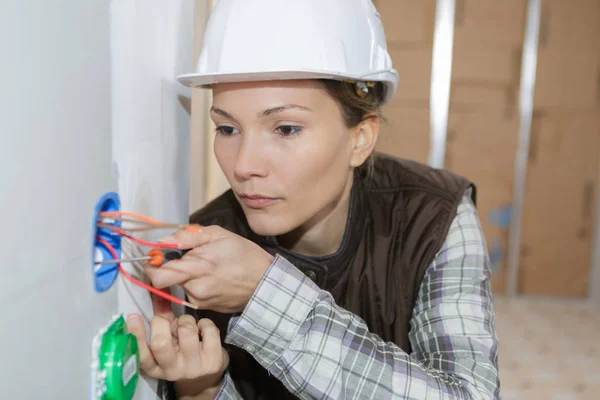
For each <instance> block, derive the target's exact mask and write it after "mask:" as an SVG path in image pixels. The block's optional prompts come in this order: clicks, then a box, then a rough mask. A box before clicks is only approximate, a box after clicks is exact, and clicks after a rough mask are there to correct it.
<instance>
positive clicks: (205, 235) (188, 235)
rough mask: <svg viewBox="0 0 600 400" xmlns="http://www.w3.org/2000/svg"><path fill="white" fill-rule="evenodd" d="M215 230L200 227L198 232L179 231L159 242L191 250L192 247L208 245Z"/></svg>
mask: <svg viewBox="0 0 600 400" xmlns="http://www.w3.org/2000/svg"><path fill="white" fill-rule="evenodd" d="M214 231H215V229H212V228H211V229H208V228H207V227H201V228H200V229H199V230H198V231H195V232H194V231H191V230H188V229H181V230H178V231H177V232H175V233H173V234H171V235H169V236H166V237H164V238H162V239H160V240H159V242H161V243H168V244H177V245H178V247H179V248H180V249H183V250H186V249H193V248H194V247H199V246H202V245H204V244H206V243H209V242H210V241H211V239H212V234H213V233H214Z"/></svg>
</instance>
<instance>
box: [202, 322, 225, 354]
mask: <svg viewBox="0 0 600 400" xmlns="http://www.w3.org/2000/svg"><path fill="white" fill-rule="evenodd" d="M198 329H199V330H200V335H201V336H202V350H203V351H204V353H205V354H207V355H208V356H209V357H213V356H215V355H219V354H220V353H221V332H220V331H219V328H217V326H216V325H215V323H214V322H212V321H211V320H210V319H208V318H203V319H201V320H200V321H198Z"/></svg>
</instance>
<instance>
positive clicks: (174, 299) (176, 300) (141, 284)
mask: <svg viewBox="0 0 600 400" xmlns="http://www.w3.org/2000/svg"><path fill="white" fill-rule="evenodd" d="M96 240H97V241H98V243H100V244H102V245H103V246H104V247H106V249H107V250H108V251H109V253H110V255H111V256H112V257H113V258H114V259H115V260H116V259H118V258H119V256H118V254H117V252H116V250H115V248H114V247H112V245H111V244H110V243H108V242H107V241H106V240H104V239H102V238H101V237H96ZM117 268H118V269H119V272H120V273H121V274H122V275H123V276H124V277H125V278H126V279H127V280H129V281H130V282H131V283H133V284H134V285H137V286H139V287H142V288H144V289H146V290H148V291H150V292H152V293H154V294H155V295H157V296H160V297H162V298H163V299H166V300H169V301H172V302H173V303H176V304H179V305H187V302H185V301H184V300H181V299H179V298H177V297H175V296H171V295H170V294H167V293H165V292H163V291H162V290H158V289H157V288H155V287H152V286H150V285H146V284H145V283H144V282H140V281H138V280H137V279H135V278H134V277H133V276H131V275H129V274H128V273H127V272H125V270H124V269H123V268H122V267H121V264H120V263H117Z"/></svg>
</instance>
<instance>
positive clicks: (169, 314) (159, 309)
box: [150, 287, 177, 336]
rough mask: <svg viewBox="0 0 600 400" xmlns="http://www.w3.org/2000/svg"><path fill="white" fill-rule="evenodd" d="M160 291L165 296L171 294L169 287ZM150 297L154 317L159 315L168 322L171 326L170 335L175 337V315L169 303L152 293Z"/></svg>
mask: <svg viewBox="0 0 600 400" xmlns="http://www.w3.org/2000/svg"><path fill="white" fill-rule="evenodd" d="M162 291H163V292H165V293H166V294H171V289H170V288H169V287H166V288H164V289H162ZM150 297H151V298H152V307H153V308H154V315H155V316H156V315H159V316H161V317H163V318H166V319H167V320H169V323H170V324H171V333H172V334H173V336H175V335H176V333H177V317H175V313H174V312H173V305H172V303H171V301H170V300H167V299H165V298H163V297H160V296H157V295H156V294H154V293H150Z"/></svg>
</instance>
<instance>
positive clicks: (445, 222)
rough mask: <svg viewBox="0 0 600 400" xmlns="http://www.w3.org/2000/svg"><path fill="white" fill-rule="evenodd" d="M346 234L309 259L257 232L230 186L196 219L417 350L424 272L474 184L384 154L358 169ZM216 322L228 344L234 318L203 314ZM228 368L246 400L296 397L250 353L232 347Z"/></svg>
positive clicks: (380, 332) (387, 338)
mask: <svg viewBox="0 0 600 400" xmlns="http://www.w3.org/2000/svg"><path fill="white" fill-rule="evenodd" d="M355 178H356V179H355V180H354V185H353V187H352V192H351V197H350V207H349V214H348V220H347V223H346V231H345V234H344V238H343V241H342V244H341V246H340V248H339V250H338V251H337V252H336V253H335V254H332V255H329V256H325V257H306V256H302V255H300V254H295V253H293V252H290V251H288V250H286V249H284V248H281V247H280V246H278V244H277V240H276V238H272V237H263V236H259V235H256V234H255V233H254V232H252V231H251V229H250V227H249V226H248V223H247V221H246V218H245V216H244V212H243V211H242V208H241V206H240V205H239V203H238V201H237V199H236V198H235V197H234V195H233V193H232V192H231V191H227V192H226V193H224V194H223V195H221V196H220V197H218V198H217V199H215V200H214V201H212V202H211V203H209V204H208V205H206V206H205V207H204V208H202V209H201V210H199V211H197V212H196V213H194V214H193V215H192V216H191V218H190V221H191V222H192V223H196V224H201V225H220V226H222V227H224V228H226V229H228V230H230V231H232V232H235V233H237V234H238V235H241V236H243V237H246V238H248V239H249V240H252V241H253V242H255V243H257V244H259V245H260V246H261V247H262V248H264V249H265V250H266V251H268V252H269V253H271V254H273V255H274V254H275V253H278V254H280V255H282V256H283V257H285V258H286V259H287V260H288V261H290V262H291V263H293V264H294V265H295V266H296V267H297V268H299V269H300V270H301V271H303V272H304V273H305V274H306V275H307V276H308V277H309V278H311V279H313V280H314V281H315V282H316V283H317V284H318V285H319V287H321V288H322V289H324V290H327V291H329V292H330V293H331V294H332V295H333V297H334V299H335V301H336V303H337V304H339V305H340V306H342V307H344V308H345V309H347V310H349V311H351V312H353V313H354V314H356V315H358V316H359V317H361V318H362V319H363V320H364V321H365V322H366V323H367V325H368V326H369V330H370V331H371V332H373V333H375V334H377V335H379V336H380V337H381V338H382V339H383V340H385V341H388V342H393V343H395V344H397V345H398V346H399V347H401V348H402V349H403V350H405V351H406V352H408V353H410V352H411V347H410V342H409V339H408V332H409V329H410V325H409V323H410V318H411V314H412V309H413V305H414V302H415V299H416V296H417V294H418V291H419V286H420V284H421V280H422V279H423V275H424V273H425V270H426V269H427V267H428V266H429V264H430V263H431V262H432V261H433V259H434V257H435V255H436V253H437V252H438V251H439V250H440V248H441V246H442V244H443V242H444V240H445V238H446V235H447V233H448V229H449V227H450V224H451V222H452V220H453V219H454V217H455V215H456V209H457V207H458V204H459V203H460V201H461V199H462V197H463V194H464V192H465V191H466V190H467V189H468V188H469V187H472V188H473V191H472V199H473V201H475V187H474V186H473V185H472V184H471V183H470V182H468V181H467V180H465V179H464V178H461V177H458V176H455V175H453V174H451V173H449V172H447V171H444V170H437V169H433V168H430V167H428V166H426V165H423V164H419V163H416V162H413V161H408V160H400V159H394V158H391V157H388V156H385V155H377V157H376V158H375V164H374V168H373V173H372V175H371V176H366V174H365V173H364V171H362V170H357V171H356V175H355ZM196 314H197V317H198V318H200V317H207V318H210V319H212V320H213V321H214V322H215V323H216V324H217V326H218V327H219V329H220V330H221V334H222V340H223V341H224V339H225V335H226V333H227V326H228V325H227V324H228V321H229V319H230V317H231V316H230V315H224V314H219V313H215V312H211V311H200V312H196ZM225 346H226V347H227V349H228V351H229V355H230V359H231V360H230V365H229V372H230V374H231V377H232V378H233V380H234V381H235V383H236V387H237V390H238V391H239V392H240V393H241V394H242V397H243V398H244V399H275V400H279V399H285V398H295V397H294V396H293V395H292V394H291V393H289V392H288V391H287V389H285V387H284V386H283V384H282V383H281V382H280V381H279V380H277V379H275V378H273V377H271V376H270V375H269V374H268V373H267V371H266V370H265V369H263V368H262V367H261V366H260V365H259V364H258V363H257V362H256V361H255V360H254V359H253V358H252V356H251V355H250V354H248V353H246V352H245V351H244V350H241V349H239V348H235V347H232V346H227V345H225Z"/></svg>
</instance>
